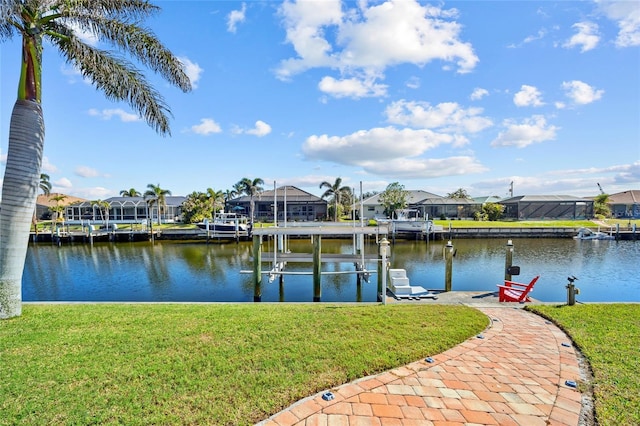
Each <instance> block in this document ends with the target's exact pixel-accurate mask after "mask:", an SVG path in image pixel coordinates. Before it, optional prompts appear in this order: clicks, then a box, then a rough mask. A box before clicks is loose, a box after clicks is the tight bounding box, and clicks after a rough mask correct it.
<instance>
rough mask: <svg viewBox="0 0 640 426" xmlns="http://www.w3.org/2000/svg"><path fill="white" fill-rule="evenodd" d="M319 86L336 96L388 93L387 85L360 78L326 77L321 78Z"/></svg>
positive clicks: (375, 95)
mask: <svg viewBox="0 0 640 426" xmlns="http://www.w3.org/2000/svg"><path fill="white" fill-rule="evenodd" d="M318 88H319V89H320V91H321V92H324V93H327V94H329V95H331V96H333V97H336V98H346V97H348V98H353V99H358V98H364V97H378V96H384V95H386V93H387V86H386V85H384V84H375V83H374V82H373V80H367V81H364V80H359V79H357V78H347V79H342V80H336V79H335V78H333V77H324V78H323V79H322V80H320V83H319V84H318Z"/></svg>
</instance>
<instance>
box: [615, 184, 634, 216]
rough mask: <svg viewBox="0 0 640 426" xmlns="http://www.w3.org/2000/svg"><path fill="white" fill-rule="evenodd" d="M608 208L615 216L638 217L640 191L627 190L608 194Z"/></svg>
mask: <svg viewBox="0 0 640 426" xmlns="http://www.w3.org/2000/svg"><path fill="white" fill-rule="evenodd" d="M609 208H610V209H611V215H612V216H613V217H615V218H625V219H626V218H629V219H631V218H634V219H639V218H640V191H638V190H634V189H632V190H629V191H624V192H618V193H617V194H611V195H609Z"/></svg>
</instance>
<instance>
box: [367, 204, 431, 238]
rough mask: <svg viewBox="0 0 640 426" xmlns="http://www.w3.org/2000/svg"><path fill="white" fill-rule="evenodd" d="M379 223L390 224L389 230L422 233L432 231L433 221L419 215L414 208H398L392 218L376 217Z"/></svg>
mask: <svg viewBox="0 0 640 426" xmlns="http://www.w3.org/2000/svg"><path fill="white" fill-rule="evenodd" d="M378 222H380V223H389V224H391V232H415V233H424V234H426V233H427V232H432V231H433V222H432V221H430V220H427V218H422V217H420V211H419V210H416V209H398V210H396V211H395V212H394V214H393V218H392V219H378Z"/></svg>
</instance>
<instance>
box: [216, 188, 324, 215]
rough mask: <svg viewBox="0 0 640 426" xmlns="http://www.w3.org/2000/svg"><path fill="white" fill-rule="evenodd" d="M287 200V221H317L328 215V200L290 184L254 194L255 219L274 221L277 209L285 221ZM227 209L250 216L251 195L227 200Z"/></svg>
mask: <svg viewBox="0 0 640 426" xmlns="http://www.w3.org/2000/svg"><path fill="white" fill-rule="evenodd" d="M274 200H275V201H276V209H274ZM285 201H286V204H287V205H286V215H287V221H316V220H322V219H323V218H324V217H326V216H327V201H326V200H323V199H322V198H320V197H318V196H316V195H313V194H310V193H309V192H306V191H303V190H302V189H300V188H297V187H295V186H291V185H288V186H281V187H278V188H276V189H275V190H273V189H271V190H267V191H263V192H261V193H259V194H257V195H254V196H253V203H254V216H255V217H254V219H255V220H257V221H262V222H273V217H274V210H277V212H278V220H279V221H283V220H284V217H285V216H284V215H285ZM227 211H232V212H240V213H243V214H246V215H247V216H248V215H249V214H250V211H251V197H250V196H248V195H243V196H241V197H238V198H234V199H232V200H229V201H227Z"/></svg>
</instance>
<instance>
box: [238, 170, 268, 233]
mask: <svg viewBox="0 0 640 426" xmlns="http://www.w3.org/2000/svg"><path fill="white" fill-rule="evenodd" d="M236 185H238V188H240V193H242V194H245V195H248V196H249V212H250V213H249V217H250V218H251V223H253V211H254V209H255V206H254V202H253V197H255V196H256V195H258V194H260V193H261V192H262V191H263V188H262V186H260V185H264V181H263V180H262V179H260V178H255V179H254V180H251V179H249V178H242V179H241V180H240V182H238V183H237V184H236Z"/></svg>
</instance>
